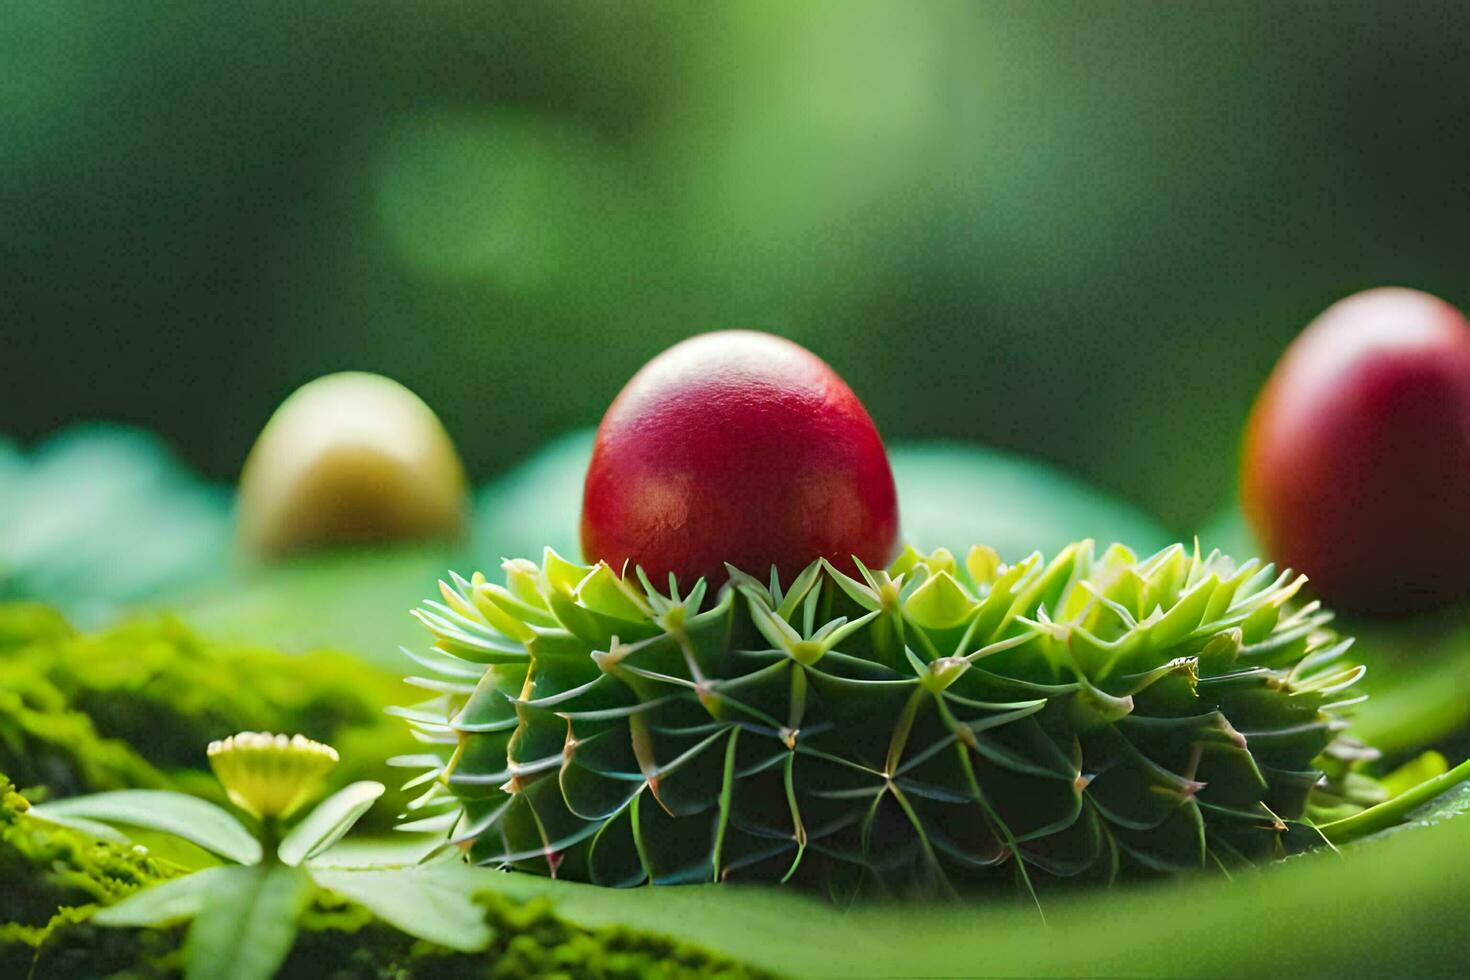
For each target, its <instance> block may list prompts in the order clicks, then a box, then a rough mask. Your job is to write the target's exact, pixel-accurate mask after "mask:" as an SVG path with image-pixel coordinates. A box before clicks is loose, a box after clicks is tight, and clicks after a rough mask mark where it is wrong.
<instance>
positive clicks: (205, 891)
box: [92, 866, 241, 926]
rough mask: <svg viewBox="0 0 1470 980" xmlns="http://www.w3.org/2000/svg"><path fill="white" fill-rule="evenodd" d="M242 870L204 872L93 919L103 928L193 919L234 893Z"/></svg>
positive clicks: (225, 868) (141, 894) (160, 887)
mask: <svg viewBox="0 0 1470 980" xmlns="http://www.w3.org/2000/svg"><path fill="white" fill-rule="evenodd" d="M240 873H241V869H240V868H235V867H230V866H219V867H214V868H205V869H204V870H203V871H196V872H195V873H193V874H191V875H185V876H184V877H182V878H175V879H174V880H173V881H166V882H164V883H163V884H160V885H154V886H153V887H152V888H147V889H144V890H143V891H140V892H137V893H136V894H133V895H131V896H129V897H128V898H126V899H124V900H123V901H121V902H118V903H117V904H116V905H113V906H111V907H109V908H105V909H103V910H101V911H100V912H98V913H97V914H96V915H95V916H93V917H92V921H94V922H96V923H98V924H99V925H104V926H159V925H165V924H168V923H172V922H180V921H183V920H185V919H192V918H194V916H196V915H198V914H199V913H200V911H201V910H203V908H204V907H205V906H206V905H208V904H210V903H212V902H214V901H215V900H216V896H218V897H221V898H223V897H224V896H225V895H226V893H228V892H230V891H232V890H233V889H234V888H235V887H236V886H237V885H238V884H240V879H239V878H237V877H236V876H237V875H238V874H240Z"/></svg>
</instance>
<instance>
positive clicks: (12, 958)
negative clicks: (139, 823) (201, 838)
mask: <svg viewBox="0 0 1470 980" xmlns="http://www.w3.org/2000/svg"><path fill="white" fill-rule="evenodd" d="M29 808H30V804H29V803H28V802H27V801H26V799H25V798H24V797H23V796H21V795H20V794H19V793H17V792H16V791H15V787H14V786H13V785H12V783H11V782H10V780H9V779H8V778H7V777H6V776H5V775H4V774H3V773H0V882H4V887H0V976H26V975H27V974H28V973H29V972H30V970H31V967H32V964H33V962H36V961H37V957H38V951H39V952H41V953H44V955H45V956H46V957H47V958H48V959H50V961H51V962H52V963H53V964H54V966H55V970H54V971H51V970H49V969H48V972H46V973H38V974H37V975H40V976H45V975H55V976H62V975H69V976H84V975H88V974H90V973H93V972H94V970H93V969H92V968H91V966H88V967H81V964H79V963H76V962H74V960H75V956H74V955H73V953H74V950H75V948H76V946H77V944H78V942H79V941H83V940H84V937H85V940H84V941H83V945H85V946H86V947H87V948H88V953H87V961H88V963H89V964H93V965H95V966H96V967H97V968H98V969H109V970H110V969H112V968H113V966H111V965H113V964H115V966H116V968H119V969H120V968H122V967H123V966H125V965H126V963H127V962H129V961H131V960H134V959H136V958H137V957H138V956H139V955H140V954H141V950H140V949H139V947H138V943H137V942H136V941H135V942H132V943H127V942H124V941H122V939H121V938H120V937H116V936H106V935H102V934H101V933H102V932H103V930H99V929H96V928H95V927H93V926H91V925H89V924H88V923H87V919H88V918H89V917H90V915H91V913H92V911H93V910H94V909H96V908H97V907H98V906H99V905H108V904H111V903H112V902H115V901H118V900H119V899H122V898H126V897H127V896H128V895H131V894H132V893H133V892H135V891H137V890H138V889H140V888H143V887H146V886H147V885H150V884H153V883H155V882H159V881H163V880H165V879H167V878H171V877H173V876H175V875H177V874H179V873H180V871H181V869H179V868H176V867H174V866H172V865H169V864H167V863H166V862H163V861H159V860H158V859H156V858H154V857H152V856H151V855H149V854H148V852H147V851H146V850H145V849H143V848H139V847H134V846H132V845H129V844H118V843H113V842H111V841H104V840H98V839H96V838H93V837H90V836H88V835H87V834H83V833H79V832H77V831H74V830H69V829H67V828H65V827H58V826H56V825H54V824H50V823H47V822H45V821H43V820H37V819H34V818H32V817H30V816H29V815H28V813H27V811H28V810H29ZM154 938H157V937H154ZM153 941H154V939H150V940H149V942H150V943H151V942H153ZM70 966H77V967H79V969H77V970H75V971H71V972H68V969H67V968H68V967H70Z"/></svg>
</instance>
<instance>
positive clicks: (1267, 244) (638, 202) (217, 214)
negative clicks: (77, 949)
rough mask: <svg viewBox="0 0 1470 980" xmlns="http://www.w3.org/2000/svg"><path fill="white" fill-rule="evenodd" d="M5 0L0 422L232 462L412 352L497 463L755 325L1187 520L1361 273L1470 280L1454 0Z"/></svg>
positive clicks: (896, 407) (1459, 293) (858, 378)
mask: <svg viewBox="0 0 1470 980" xmlns="http://www.w3.org/2000/svg"><path fill="white" fill-rule="evenodd" d="M0 7H3V13H0V369H3V373H0V379H3V380H0V432H9V433H12V434H15V435H17V436H19V437H20V438H21V439H22V440H24V441H31V440H34V439H35V438H38V437H40V436H41V435H43V434H45V433H48V432H50V431H52V430H54V429H56V428H58V427H60V426H62V425H64V424H66V423H68V422H71V421H74V420H77V419H83V418H110V419H120V420H124V421H129V422H134V423H139V424H142V425H144V426H146V427H148V428H151V429H154V430H156V431H158V432H159V433H161V434H162V435H163V436H164V437H165V438H166V439H167V440H169V441H170V442H171V443H172V444H173V445H174V446H175V447H176V448H177V449H178V450H179V451H180V453H181V454H182V455H183V456H184V457H185V458H186V459H187V460H188V461H189V462H190V463H192V464H193V465H195V466H196V467H198V468H200V469H201V470H203V471H204V472H205V473H206V474H208V475H210V476H212V477H215V478H221V479H231V478H233V477H234V476H236V475H237V474H238V471H239V467H240V464H241V462H242V460H243V458H244V455H245V453H246V451H247V450H248V448H249V446H250V444H251V442H252V440H253V438H254V436H255V434H256V433H257V432H258V430H259V428H260V426H261V425H262V424H263V423H264V421H265V419H266V418H267V416H268V415H269V413H270V411H271V410H272V409H273V408H274V406H275V405H276V404H277V403H278V402H279V401H280V400H281V399H282V398H283V397H284V396H285V395H286V394H288V393H289V392H290V391H291V390H292V389H293V388H295V387H296V386H297V385H299V384H301V383H303V382H305V381H307V380H309V379H310V378H312V377H314V376H316V375H319V374H322V373H325V372H329V371H335V370H340V369H345V368H357V369H366V370H375V371H381V372H384V373H387V374H389V375H392V376H394V377H396V378H398V379H400V380H402V381H403V382H405V383H406V384H408V385H409V386H410V387H412V388H414V389H415V390H417V391H418V392H419V393H421V394H422V395H423V396H424V398H425V399H426V400H427V401H428V402H429V403H430V404H431V405H433V406H434V407H435V408H436V409H437V410H438V411H439V412H440V413H441V415H442V416H443V418H444V420H445V422H446V424H447V426H448V427H449V429H450V431H451V433H452V434H453V435H454V437H455V438H456V439H457V440H458V442H459V444H460V446H461V449H462V451H463V452H464V454H465V457H466V460H467V462H468V464H469V467H470V469H471V472H472V473H473V474H474V475H475V476H476V477H477V478H483V477H486V476H489V475H490V474H492V473H494V472H497V471H499V470H501V469H503V468H504V467H505V466H507V465H509V464H510V463H512V462H513V461H514V460H516V459H517V458H519V457H521V456H522V455H524V454H525V453H526V452H528V451H529V450H531V449H532V448H533V447H535V446H536V445H538V444H540V443H541V442H543V441H544V440H546V439H547V438H549V437H551V436H552V435H555V434H557V433H560V432H564V431H567V430H569V429H571V428H574V427H577V426H582V425H587V424H592V423H595V422H596V421H597V419H598V418H599V416H600V414H601V412H602V410H603V408H604V407H605V406H606V404H607V403H608V401H609V400H610V399H611V397H612V396H613V395H614V394H615V393H616V391H617V390H618V388H619V387H620V386H621V385H622V383H623V382H624V381H625V380H626V379H627V377H628V376H629V375H630V374H631V373H632V372H633V371H634V370H636V368H637V367H638V366H639V365H640V364H641V363H642V362H643V361H645V360H646V359H647V358H649V357H650V356H652V355H653V354H655V353H656V352H657V351H659V350H660V349H662V348H664V347H665V346H667V345H668V344H670V343H672V342H673V341H675V340H677V339H679V338H681V337H684V336H687V335H689V334H691V333H695V332H699V331H703V330H708V329H714V328H720V327H731V326H755V327H762V328H765V329H769V330H772V331H775V332H778V333H782V334H785V335H788V336H790V337H793V338H795V339H798V340H800V341H801V342H803V343H805V344H807V345H808V346H810V347H811V348H813V349H814V350H816V351H817V352H818V353H820V354H821V355H822V356H824V357H826V358H827V359H828V360H829V361H831V362H832V363H833V365H834V366H836V367H837V369H838V370H839V371H840V372H841V373H842V374H844V375H845V376H846V377H847V378H848V380H849V381H850V382H851V383H852V385H853V386H854V388H856V389H857V391H858V392H859V394H860V395H861V396H862V397H863V398H864V399H865V401H866V402H867V404H868V406H869V408H870V410H871V411H872V413H873V415H874V416H875V418H876V419H877V421H878V423H879V426H880V428H881V429H882V430H883V431H884V433H885V435H887V436H888V437H890V438H893V439H908V438H918V437H932V436H954V437H964V438H968V439H975V440H979V441H983V442H986V443H990V444H992V445H997V446H1001V447H1005V448H1009V449H1016V450H1021V451H1023V452H1026V453H1028V454H1031V455H1034V456H1037V457H1040V458H1043V459H1048V460H1052V461H1055V462H1059V463H1062V464H1064V465H1065V466H1067V467H1068V468H1070V469H1072V470H1074V471H1076V472H1079V473H1081V474H1083V475H1084V476H1087V477H1089V478H1091V479H1092V480H1093V481H1094V482H1096V483H1098V484H1100V485H1102V486H1104V487H1107V488H1110V489H1112V490H1114V491H1117V492H1119V493H1121V494H1122V495H1124V496H1126V497H1129V498H1131V499H1133V500H1135V501H1137V502H1138V503H1140V504H1142V505H1143V506H1145V507H1146V508H1148V509H1150V510H1151V511H1153V512H1154V513H1156V514H1158V515H1160V516H1161V517H1162V518H1163V519H1164V520H1165V521H1166V522H1167V523H1169V524H1170V525H1172V526H1173V527H1174V528H1175V529H1187V528H1189V527H1190V525H1191V522H1194V521H1197V520H1198V519H1199V518H1201V517H1202V516H1203V515H1205V514H1207V513H1209V512H1211V511H1213V510H1214V509H1215V508H1216V506H1217V505H1218V504H1219V503H1221V502H1222V501H1223V500H1224V499H1226V498H1228V496H1229V494H1230V481H1231V478H1232V474H1233V470H1234V466H1235V453H1236V441H1237V437H1238V432H1239V427H1240V425H1241V422H1242V420H1243V417H1244V415H1245V413H1246V411H1247V409H1248V407H1249V405H1250V402H1251V399H1252V397H1253V395H1254V392H1255V390H1256V388H1257V386H1258V385H1259V383H1260V382H1261V381H1262V380H1263V378H1264V376H1265V375H1266V373H1267V372H1268V371H1269V369H1270V367H1271V365H1272V363H1273V362H1274V360H1275V358H1276V356H1277V354H1278V353H1279V351H1280V349H1281V347H1282V346H1283V345H1284V344H1285V343H1286V342H1287V341H1288V340H1289V339H1290V338H1291V337H1292V336H1293V335H1294V334H1295V333H1296V332H1297V331H1298V330H1299V329H1300V328H1301V327H1302V326H1303V325H1304V324H1305V323H1306V322H1307V321H1308V320H1309V319H1310V318H1311V317H1312V316H1313V315H1315V314H1316V313H1317V312H1319V311H1320V310H1321V309H1322V308H1323V307H1325V306H1326V305H1327V304H1328V303H1330V302H1332V301H1333V300H1335V299H1336V298H1338V297H1340V296H1341V295H1343V294H1344V293H1347V292H1350V291H1353V290H1357V289H1360V288H1364V287H1367V286H1370V285H1375V284H1380V283H1403V284H1408V285H1413V286H1417V287H1420V288H1423V289H1427V290H1430V291H1432V292H1436V293H1439V294H1440V295H1442V296H1444V297H1445V298H1447V299H1449V300H1450V301H1451V302H1454V303H1456V304H1458V305H1461V306H1464V305H1466V304H1467V303H1470V277H1467V274H1466V270H1467V262H1466V259H1467V252H1470V246H1467V243H1466V228H1467V221H1470V168H1467V166H1466V161H1467V160H1470V126H1466V125H1465V121H1466V119H1467V118H1470V115H1467V112H1470V59H1467V58H1466V57H1465V54H1464V52H1465V44H1466V41H1467V38H1470V7H1467V6H1466V5H1464V4H1462V3H1450V2H1445V3H1438V4H1413V3H1402V2H1400V3H1392V4H1387V3H1385V4H1378V3H1372V4H1369V3H1358V2H1346V0H1343V2H1331V3H1310V4H1309V3H1293V4H1281V3H1277V2H1259V3H1244V2H1241V3H1230V4H1210V5H1204V4H1193V3H1190V4H1185V3H1177V4H1174V3H1142V2H1128V3H1097V2H1089V3H1038V2H1028V3H939V2H934V3H812V2H804V3H794V4H793V3H773V2H772V3H740V4H724V5H705V4H699V5H695V4H681V3H618V4H607V3H601V2H586V3H514V4H512V3H486V2H478V3H470V2H414V3H398V4H374V3H367V2H359V3H341V2H336V3H333V2H313V3H309V4H294V3H265V2H260V3H250V4H238V5H230V4H218V3H178V2H173V3H141V2H135V3H126V4H121V3H110V4H109V3H96V2H81V0H19V2H17V0H4V2H3V4H0Z"/></svg>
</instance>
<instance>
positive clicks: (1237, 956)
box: [461, 800, 1470, 977]
mask: <svg viewBox="0 0 1470 980" xmlns="http://www.w3.org/2000/svg"><path fill="white" fill-rule="evenodd" d="M1466 803H1467V804H1470V800H1467V801H1466ZM1467 852H1470V818H1467V819H1457V820H1451V821H1446V822H1442V823H1440V824H1438V825H1436V826H1430V827H1416V828H1415V829H1413V830H1404V831H1402V832H1400V833H1397V834H1394V835H1393V836H1392V837H1391V838H1388V839H1381V840H1380V839H1375V840H1374V841H1372V842H1371V843H1364V844H1362V845H1360V846H1357V847H1354V848H1352V849H1350V850H1348V851H1346V852H1345V853H1344V854H1343V855H1339V854H1336V853H1333V852H1331V851H1329V850H1326V849H1324V850H1321V851H1318V852H1316V853H1314V854H1311V855H1307V856H1304V857H1300V858H1293V859H1292V860H1290V861H1287V862H1284V863H1281V864H1277V865H1273V866H1268V867H1265V868H1262V869H1260V870H1246V871H1244V872H1242V873H1238V874H1236V875H1235V877H1234V878H1233V879H1230V878H1226V877H1224V876H1202V877H1199V878H1196V879H1193V880H1189V881H1182V882H1179V883H1176V884H1172V885H1170V886H1168V887H1149V888H1113V889H1094V890H1085V891H1073V892H1061V893H1057V894H1055V895H1050V896H1048V895H1047V894H1046V893H1043V894H1042V896H1041V900H1042V904H1043V906H1044V908H1045V912H1046V919H1045V921H1043V920H1042V918H1041V916H1039V915H1038V914H1037V912H1036V910H1035V908H1028V907H1027V906H1025V905H1023V904H1019V903H1016V902H1014V901H1010V900H974V901H968V902H963V903H954V904H948V905H921V906H915V905H904V904H891V903H890V904H874V905H868V906H856V907H853V908H851V909H847V910H840V909H835V908H833V907H832V906H831V905H830V904H828V903H826V902H824V901H822V900H820V899H817V898H810V897H807V896H804V895H801V894H799V893H796V892H794V891H792V890H789V889H778V888H755V887H741V886H732V885H708V886H704V885H688V886H683V885H681V886H678V887H669V888H660V887H654V888H637V889H626V890H611V889H605V888H598V887H596V886H591V885H582V884H576V883H572V882H566V881H556V880H551V879H547V878H542V877H538V876H535V875H529V874H504V873H501V872H496V871H491V870H489V869H473V868H465V869H462V871H461V873H463V874H467V875H471V876H478V877H479V880H480V881H481V882H482V885H481V887H484V888H486V889H493V890H496V891H498V892H501V893H503V894H506V895H510V896H513V897H519V898H522V899H529V898H532V897H535V896H544V897H547V898H549V899H550V900H551V901H552V903H553V907H554V909H555V911H556V912H557V914H558V915H560V916H562V917H563V918H566V919H568V920H569V921H572V922H575V923H577V924H580V925H584V926H587V927H590V928H598V927H603V926H621V927H626V928H633V929H642V930H647V931H650V932H657V933H664V934H666V935H670V936H673V937H675V938H678V939H681V940H685V941H688V942H692V943H697V944H699V945H702V946H704V947H706V948H709V949H712V950H716V951H719V952H723V953H725V954H727V955H730V956H732V957H735V958H737V959H740V960H743V961H744V962H747V963H749V964H752V965H754V966H758V967H762V968H764V969H767V970H770V971H772V972H774V973H777V974H781V975H786V976H793V975H794V976H844V977H880V976H974V975H984V976H1130V977H1133V976H1148V977H1177V976H1180V975H1182V974H1188V975H1192V976H1234V977H1278V976H1413V975H1426V974H1436V975H1437V974H1450V973H1453V972H1454V971H1455V970H1456V969H1457V967H1458V965H1459V964H1460V963H1462V962H1463V960H1464V958H1465V957H1466V956H1467V955H1470V935H1467V934H1466V932H1465V929H1464V922H1463V920H1464V909H1465V907H1466V904H1467V903H1470V876H1466V875H1464V874H1460V873H1457V871H1456V870H1455V867H1458V866H1457V865H1456V866H1455V867H1450V866H1449V865H1448V862H1453V861H1458V860H1459V859H1458V858H1457V857H1454V856H1455V855H1463V854H1465V853H1467ZM1181 909H1184V910H1188V911H1187V914H1181V912H1180V910H1181ZM1365 909H1371V910H1372V914H1371V915H1365V914H1364V910H1365ZM1303 910H1310V918H1309V919H1308V920H1303V918H1302V916H1303V914H1304V911H1303ZM1161 930H1162V931H1161ZM813 937H820V941H814V939H813Z"/></svg>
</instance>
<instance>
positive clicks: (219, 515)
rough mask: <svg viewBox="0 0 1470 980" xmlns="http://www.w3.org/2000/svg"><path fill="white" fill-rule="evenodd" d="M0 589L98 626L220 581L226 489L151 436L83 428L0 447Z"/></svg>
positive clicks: (226, 538)
mask: <svg viewBox="0 0 1470 980" xmlns="http://www.w3.org/2000/svg"><path fill="white" fill-rule="evenodd" d="M0 469H3V471H4V473H3V479H0V556H3V560H0V595H6V594H9V595H15V596H20V597H24V598H32V599H41V600H44V601H46V602H50V603H53V604H55V605H58V606H60V607H62V608H63V609H65V610H66V611H67V612H68V613H69V614H71V615H72V616H74V617H76V618H79V619H84V620H90V621H96V620H99V619H103V618H105V617H107V616H109V615H111V614H113V613H115V612H116V611H117V609H118V608H119V607H121V606H122V605H123V604H126V603H133V602H139V601H145V600H146V601H153V600H156V599H158V598H159V597H160V596H164V595H170V594H175V593H177V592H179V591H181V590H182V589H184V588H189V587H192V586H193V585H195V584H196V583H198V582H200V581H203V580H207V579H212V578H218V577H220V570H221V569H223V568H224V567H226V563H225V561H224V558H225V557H226V556H227V555H228V554H229V548H230V524H231V521H230V502H229V493H228V492H227V491H226V490H224V489H223V488H220V487H215V486H211V485H209V484H206V483H204V482H203V481H202V480H201V479H200V478H199V477H198V476H197V475H196V474H194V473H193V472H190V471H189V470H188V469H187V468H185V467H184V466H183V465H181V464H180V463H179V462H178V461H177V460H175V459H174V457H173V455H172V454H171V453H170V452H169V451H168V449H167V448H166V447H165V446H164V445H163V443H162V442H160V441H159V439H158V438H157V437H156V436H154V435H152V434H151V433H147V432H143V431H141V430H138V429H132V428H128V427H125V426H116V425H101V424H86V425H79V426H75V427H73V428H71V429H68V430H66V431H65V432H62V433H60V434H58V435H55V436H53V437H51V438H50V439H48V440H47V441H46V442H44V443H42V444H41V445H40V446H38V447H37V448H36V449H35V450H34V451H33V452H31V453H29V454H25V453H17V452H14V451H4V452H3V454H0Z"/></svg>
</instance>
